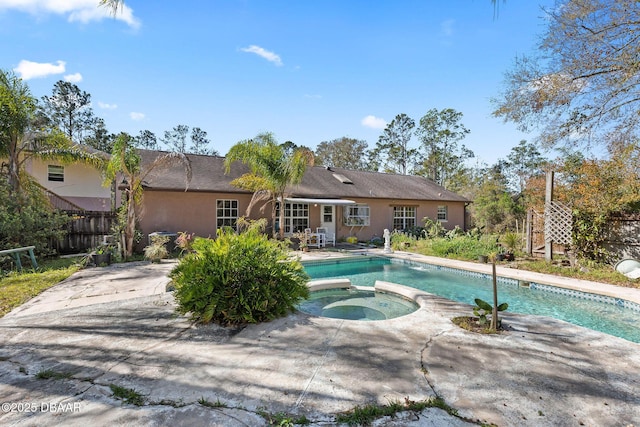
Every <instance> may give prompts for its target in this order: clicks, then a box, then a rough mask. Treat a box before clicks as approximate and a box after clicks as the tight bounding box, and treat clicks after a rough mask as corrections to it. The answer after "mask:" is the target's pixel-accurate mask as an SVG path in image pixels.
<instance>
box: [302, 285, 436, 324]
mask: <svg viewBox="0 0 640 427" xmlns="http://www.w3.org/2000/svg"><path fill="white" fill-rule="evenodd" d="M307 287H308V288H309V291H310V292H317V291H326V290H330V289H357V290H359V291H369V292H382V293H387V294H395V295H398V296H400V297H402V298H405V299H408V300H411V301H413V302H415V303H416V304H417V306H418V310H419V309H421V308H425V307H426V302H425V298H429V297H432V296H433V294H431V293H429V292H426V291H423V290H420V289H416V288H412V287H411V286H406V285H401V284H399V283H393V282H387V281H384V280H376V281H375V283H374V285H373V286H356V285H353V284H352V283H351V280H349V279H340V278H336V279H315V280H310V281H308V282H307ZM400 317H402V316H400Z"/></svg>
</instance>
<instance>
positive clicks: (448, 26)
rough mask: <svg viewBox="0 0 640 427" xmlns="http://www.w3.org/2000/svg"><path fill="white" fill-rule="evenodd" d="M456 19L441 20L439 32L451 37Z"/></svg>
mask: <svg viewBox="0 0 640 427" xmlns="http://www.w3.org/2000/svg"><path fill="white" fill-rule="evenodd" d="M455 22H456V21H454V20H453V19H447V20H446V21H443V22H441V23H440V34H442V35H443V36H445V37H451V36H452V35H453V24H455Z"/></svg>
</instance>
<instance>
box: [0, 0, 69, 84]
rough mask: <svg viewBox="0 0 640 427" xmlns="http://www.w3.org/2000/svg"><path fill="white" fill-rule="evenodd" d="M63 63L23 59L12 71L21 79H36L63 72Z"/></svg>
mask: <svg viewBox="0 0 640 427" xmlns="http://www.w3.org/2000/svg"><path fill="white" fill-rule="evenodd" d="M0 1H3V0H0ZM65 64H66V63H65V62H64V61H56V63H55V64H52V63H49V62H32V61H27V60H26V59H23V60H22V61H20V63H19V64H18V66H17V67H16V68H14V69H13V71H15V72H16V73H18V74H19V75H20V78H21V79H22V80H29V79H37V78H41V77H47V76H50V75H52V74H62V73H64V70H65Z"/></svg>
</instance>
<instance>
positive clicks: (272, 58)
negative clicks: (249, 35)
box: [240, 44, 282, 67]
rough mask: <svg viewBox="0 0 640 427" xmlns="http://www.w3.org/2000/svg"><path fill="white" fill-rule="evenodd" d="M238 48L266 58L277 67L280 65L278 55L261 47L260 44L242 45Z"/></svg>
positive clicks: (280, 61)
mask: <svg viewBox="0 0 640 427" xmlns="http://www.w3.org/2000/svg"><path fill="white" fill-rule="evenodd" d="M240 50H241V51H243V52H249V53H255V54H256V55H258V56H260V57H262V58H264V59H266V60H267V61H269V62H273V63H274V64H276V65H277V66H278V67H280V66H281V65H282V60H281V59H280V56H278V55H277V54H275V53H274V52H270V51H268V50H266V49H264V48H261V47H260V46H256V45H254V44H252V45H251V46H249V47H243V48H242V49H240Z"/></svg>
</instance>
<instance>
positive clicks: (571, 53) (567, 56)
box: [492, 0, 640, 147]
mask: <svg viewBox="0 0 640 427" xmlns="http://www.w3.org/2000/svg"><path fill="white" fill-rule="evenodd" d="M545 17H546V19H547V22H548V28H547V30H546V33H545V34H544V35H543V37H542V38H541V40H540V42H539V44H538V46H537V51H536V53H535V54H534V55H531V56H521V57H518V58H517V59H516V61H515V64H514V66H513V68H512V69H511V70H510V71H508V72H507V73H506V76H505V89H504V91H503V92H502V93H501V94H500V95H499V96H498V97H497V98H495V99H493V100H492V102H493V104H494V106H495V110H494V112H493V114H494V115H495V116H497V117H502V118H503V119H504V120H505V121H509V122H513V123H515V124H517V125H518V127H519V128H520V129H521V130H523V131H531V130H539V131H540V135H539V141H540V142H541V143H542V144H543V145H544V146H546V147H552V146H558V145H563V144H564V145H566V144H568V145H577V144H582V145H584V146H594V145H600V146H608V145H610V144H611V143H613V142H615V141H618V140H630V139H633V138H634V137H637V135H638V126H639V125H640V115H639V114H638V109H639V105H640V86H639V83H640V72H639V71H640V62H639V61H638V58H640V3H639V2H638V1H637V0H609V1H602V0H567V1H564V2H562V4H561V5H560V7H556V8H554V9H551V10H545Z"/></svg>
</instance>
